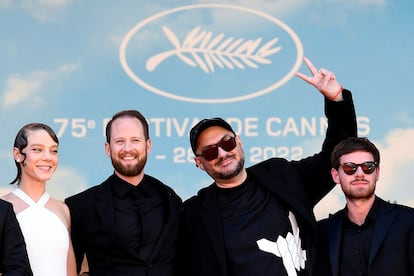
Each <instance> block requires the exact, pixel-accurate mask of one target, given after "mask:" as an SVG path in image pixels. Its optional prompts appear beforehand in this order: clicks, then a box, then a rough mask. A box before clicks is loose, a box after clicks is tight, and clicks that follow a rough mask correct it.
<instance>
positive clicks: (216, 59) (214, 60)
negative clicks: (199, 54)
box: [209, 53, 224, 68]
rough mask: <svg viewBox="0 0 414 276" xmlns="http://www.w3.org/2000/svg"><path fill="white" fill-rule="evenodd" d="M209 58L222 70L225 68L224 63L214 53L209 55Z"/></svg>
mask: <svg viewBox="0 0 414 276" xmlns="http://www.w3.org/2000/svg"><path fill="white" fill-rule="evenodd" d="M209 56H210V57H211V60H212V61H213V62H214V63H215V64H216V65H217V66H218V67H220V68H224V65H223V63H222V62H221V61H220V59H218V58H217V57H216V55H215V54H214V53H209Z"/></svg>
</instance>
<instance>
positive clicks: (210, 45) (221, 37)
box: [206, 33, 224, 50]
mask: <svg viewBox="0 0 414 276" xmlns="http://www.w3.org/2000/svg"><path fill="white" fill-rule="evenodd" d="M223 37H224V34H223V33H221V34H219V35H217V36H216V37H214V38H213V40H212V41H211V42H210V43H209V44H208V45H207V47H206V49H208V50H210V49H213V48H214V47H215V46H216V45H217V44H218V43H219V42H220V41H221V40H222V39H223Z"/></svg>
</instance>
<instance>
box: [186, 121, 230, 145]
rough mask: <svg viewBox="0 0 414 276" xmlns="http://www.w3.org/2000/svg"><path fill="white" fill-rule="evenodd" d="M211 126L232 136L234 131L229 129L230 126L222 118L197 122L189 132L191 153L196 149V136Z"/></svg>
mask: <svg viewBox="0 0 414 276" xmlns="http://www.w3.org/2000/svg"><path fill="white" fill-rule="evenodd" d="M212 126H220V127H222V128H225V129H227V130H230V131H231V132H233V133H234V134H236V133H235V132H234V130H233V129H232V128H231V125H230V124H229V123H227V122H226V121H224V120H223V119H222V118H210V119H203V120H201V121H200V122H198V123H197V124H196V125H195V126H193V128H192V129H191V130H190V144H191V148H192V149H193V152H194V153H195V152H196V149H197V139H198V136H200V134H201V133H202V132H203V131H204V130H205V129H207V128H209V127H212Z"/></svg>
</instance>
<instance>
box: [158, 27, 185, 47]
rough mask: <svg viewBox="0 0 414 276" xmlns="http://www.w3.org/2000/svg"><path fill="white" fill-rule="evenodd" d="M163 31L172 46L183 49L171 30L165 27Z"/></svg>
mask: <svg viewBox="0 0 414 276" xmlns="http://www.w3.org/2000/svg"><path fill="white" fill-rule="evenodd" d="M162 30H163V31H164V33H165V35H166V36H167V38H168V40H169V41H170V42H171V44H172V45H174V47H175V48H177V49H178V48H181V46H180V41H179V40H178V38H177V36H176V35H175V34H174V33H173V32H172V31H171V30H170V28H168V27H166V26H163V27H162Z"/></svg>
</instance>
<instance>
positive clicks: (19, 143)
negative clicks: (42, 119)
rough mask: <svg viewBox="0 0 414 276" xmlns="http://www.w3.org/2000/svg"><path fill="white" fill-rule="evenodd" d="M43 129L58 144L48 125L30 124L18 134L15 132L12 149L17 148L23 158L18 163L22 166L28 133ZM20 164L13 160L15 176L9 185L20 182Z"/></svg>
mask: <svg viewBox="0 0 414 276" xmlns="http://www.w3.org/2000/svg"><path fill="white" fill-rule="evenodd" d="M39 129H43V130H45V131H46V132H47V133H48V134H49V135H50V137H51V138H52V139H53V141H55V142H56V143H57V144H59V139H58V137H57V135H56V133H55V132H54V131H53V129H52V128H51V127H49V126H48V125H45V124H42V123H30V124H27V125H24V126H23V127H22V128H21V129H20V130H19V132H17V135H16V138H15V139H14V148H17V149H18V150H19V152H20V154H21V155H23V156H24V158H23V160H22V161H20V162H21V163H22V164H23V162H24V161H25V160H26V154H25V153H24V152H23V149H24V148H25V147H27V137H28V136H29V133H30V132H31V131H34V130H39ZM20 162H17V161H16V160H14V163H15V164H16V167H17V175H16V177H15V178H14V180H13V181H12V182H10V184H14V183H16V182H17V184H18V183H19V182H20V179H21V178H22V168H21V167H20Z"/></svg>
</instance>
